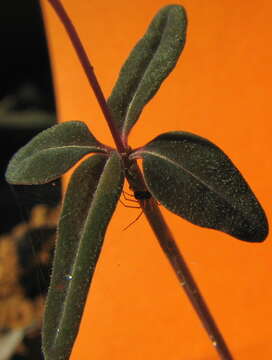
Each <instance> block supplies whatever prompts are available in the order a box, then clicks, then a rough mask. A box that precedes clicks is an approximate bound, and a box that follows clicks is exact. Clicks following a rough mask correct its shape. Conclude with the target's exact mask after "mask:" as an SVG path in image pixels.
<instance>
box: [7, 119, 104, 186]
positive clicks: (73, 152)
mask: <svg viewBox="0 0 272 360" xmlns="http://www.w3.org/2000/svg"><path fill="white" fill-rule="evenodd" d="M91 152H97V153H102V152H104V153H106V152H107V149H106V147H105V146H104V145H102V144H101V143H100V142H99V141H97V140H96V139H95V137H94V136H93V135H92V134H91V133H90V131H89V129H88V127H87V126H86V125H85V124H84V123H83V122H80V121H69V122H65V123H62V124H58V125H55V126H52V127H51V128H49V129H46V130H44V131H42V132H41V133H39V134H38V135H37V136H35V137H34V138H33V139H32V140H31V141H30V142H29V143H28V144H27V145H25V146H24V147H22V148H21V149H20V150H19V151H18V152H17V153H16V154H15V155H14V156H13V158H12V159H11V161H10V163H9V165H8V168H7V171H6V180H7V182H9V183H10V184H26V185H31V184H37V185H38V184H45V183H48V182H50V181H52V180H55V179H56V178H58V177H60V176H61V175H62V174H64V173H65V172H66V171H67V170H69V169H70V168H71V167H72V166H73V165H74V164H75V163H76V162H77V161H78V160H80V159H81V158H82V157H83V156H84V155H86V154H88V153H91Z"/></svg>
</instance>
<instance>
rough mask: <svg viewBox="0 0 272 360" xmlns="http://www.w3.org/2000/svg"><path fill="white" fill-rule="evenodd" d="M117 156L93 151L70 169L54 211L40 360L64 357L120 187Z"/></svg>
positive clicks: (60, 359) (76, 325)
mask: <svg viewBox="0 0 272 360" xmlns="http://www.w3.org/2000/svg"><path fill="white" fill-rule="evenodd" d="M123 181H124V173H123V167H122V161H121V158H120V156H119V155H118V154H117V153H116V152H113V153H112V154H111V156H110V157H109V158H108V157H106V156H103V155H94V156H92V157H90V158H88V159H87V160H85V161H84V162H83V163H82V164H81V165H80V166H79V167H78V168H77V170H76V171H75V172H74V174H73V176H72V178H71V182H70V184H69V186H68V190H67V194H66V197H65V200H64V205H63V210H62V213H61V216H60V222H59V229H58V240H57V246H56V252H55V258H54V263H53V273H52V277H51V284H50V288H49V293H48V298H47V303H46V310H45V316H44V324H43V351H44V354H45V359H46V360H49V359H50V360H65V359H69V355H70V352H71V350H72V346H73V343H74V341H75V338H76V335H77V332H78V328H79V324H80V320H81V316H82V312H83V308H84V304H85V301H86V297H87V293H88V289H89V286H90V281H91V279H92V276H93V273H94V270H95V266H96V263H97V260H98V256H99V254H100V250H101V246H102V243H103V239H104V234H105V231H106V228H107V226H108V223H109V221H110V219H111V217H112V214H113V212H114V210H115V207H116V204H117V201H118V199H119V196H120V193H121V191H122V186H123Z"/></svg>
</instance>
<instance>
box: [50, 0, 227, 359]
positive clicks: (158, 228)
mask: <svg viewBox="0 0 272 360" xmlns="http://www.w3.org/2000/svg"><path fill="white" fill-rule="evenodd" d="M48 1H49V2H50V4H51V5H52V6H53V8H54V9H55V11H56V13H57V15H58V16H59V18H60V20H61V21H62V23H63V25H64V27H65V29H66V31H67V33H68V35H69V37H70V39H71V42H72V44H73V46H74V48H75V51H76V53H77V55H78V58H79V60H80V62H81V65H82V67H83V69H84V71H85V73H86V76H87V78H88V81H89V83H90V85H91V87H92V89H93V91H94V93H95V96H96V98H97V100H98V103H99V105H100V107H101V110H102V112H103V114H104V116H105V119H106V121H107V123H108V125H109V128H110V130H111V133H112V136H113V139H114V141H115V143H116V146H117V149H118V151H119V152H120V153H121V154H124V153H126V151H127V149H126V148H125V147H124V145H123V142H122V140H121V137H120V135H119V133H118V131H117V129H116V127H115V126H114V123H113V121H112V118H111V114H110V111H109V109H108V107H107V102H106V100H105V97H104V95H103V92H102V90H101V88H100V85H99V83H98V81H97V78H96V76H95V74H94V70H93V67H92V65H91V64H90V61H89V59H88V57H87V55H86V52H85V50H84V48H83V46H82V43H81V41H80V39H79V37H78V35H77V33H76V30H75V28H74V26H73V24H72V22H71V20H70V19H69V17H68V15H67V14H66V12H65V10H64V8H63V6H62V4H61V1H60V0H48ZM126 165H127V164H126ZM126 170H127V172H126V176H127V179H128V181H129V184H130V186H131V188H132V190H134V191H135V190H143V191H144V190H147V189H146V186H145V182H144V179H143V176H142V174H141V171H140V169H139V167H138V165H137V163H136V161H133V162H131V163H129V166H128V167H127V169H126ZM140 204H141V207H142V209H143V211H144V213H145V215H146V217H147V220H148V222H149V224H150V226H151V228H152V230H153V232H154V234H155V236H156V237H157V239H158V241H159V244H160V246H161V248H162V249H163V251H164V253H165V254H166V256H167V258H168V260H169V262H170V264H171V266H172V268H173V270H174V272H175V274H176V276H177V278H178V280H179V282H180V284H181V285H182V286H183V288H184V290H185V292H186V294H187V296H188V298H189V300H190V301H191V303H192V305H193V307H194V309H195V311H196V312H197V314H198V316H199V318H200V320H201V322H202V324H203V326H204V328H205V329H206V331H207V333H208V336H209V338H210V339H211V341H212V343H213V345H214V347H215V349H216V350H217V352H218V354H219V356H220V359H222V360H232V359H233V357H232V355H231V353H230V351H229V350H228V347H227V345H226V343H225V341H224V339H223V336H222V335H221V333H220V330H219V329H218V327H217V326H216V323H215V321H214V319H213V317H212V315H211V313H210V311H209V309H208V307H207V305H206V303H205V301H204V299H203V297H202V295H201V293H200V291H199V289H198V287H197V285H196V282H195V281H194V279H193V276H192V274H191V272H190V270H189V268H188V267H187V265H186V263H185V260H184V259H183V257H182V255H181V253H180V251H179V248H178V246H177V245H176V242H175V240H174V238H173V236H172V234H171V231H170V229H169V228H168V226H167V224H166V223H165V220H164V218H163V216H162V214H161V212H160V210H159V208H158V205H157V203H156V201H155V200H153V199H150V200H142V201H140Z"/></svg>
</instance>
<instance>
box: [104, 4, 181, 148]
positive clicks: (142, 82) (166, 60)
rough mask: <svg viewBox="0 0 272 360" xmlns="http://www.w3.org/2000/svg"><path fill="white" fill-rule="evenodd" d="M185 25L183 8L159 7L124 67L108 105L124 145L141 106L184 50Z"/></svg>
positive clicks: (153, 92) (176, 6) (175, 6)
mask: <svg viewBox="0 0 272 360" xmlns="http://www.w3.org/2000/svg"><path fill="white" fill-rule="evenodd" d="M186 25H187V19H186V13H185V10H184V8H183V7H181V6H179V5H169V6H166V7H164V8H162V9H161V10H160V11H159V12H158V14H157V15H156V16H155V17H154V19H153V21H152V23H151V24H150V26H149V28H148V30H147V32H146V34H145V35H144V37H143V38H142V39H141V40H140V41H139V42H138V43H137V45H136V46H135V48H134V49H133V51H132V52H131V54H130V56H129V58H128V59H127V61H126V62H125V64H124V65H123V67H122V69H121V72H120V75H119V78H118V80H117V83H116V85H115V87H114V89H113V91H112V94H111V96H110V98H109V99H108V106H109V109H110V111H111V113H112V116H113V120H114V122H115V124H116V127H117V128H118V130H119V132H120V133H121V136H122V139H123V140H124V141H125V142H126V140H127V135H128V133H129V132H130V130H131V128H132V127H133V125H134V124H135V123H136V121H137V120H138V118H139V116H140V114H141V112H142V109H143V107H144V106H145V104H146V103H147V102H148V101H149V100H150V99H151V98H152V97H153V96H154V95H155V93H156V92H157V91H158V89H159V87H160V85H161V83H162V81H163V80H164V79H165V78H166V77H167V75H168V74H169V73H170V72H171V70H172V69H173V68H174V66H175V64H176V62H177V60H178V58H179V55H180V53H181V51H182V49H183V47H184V43H185V32H186Z"/></svg>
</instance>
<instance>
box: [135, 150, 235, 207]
mask: <svg viewBox="0 0 272 360" xmlns="http://www.w3.org/2000/svg"><path fill="white" fill-rule="evenodd" d="M142 154H150V155H153V156H156V157H158V158H160V159H162V160H164V161H166V162H168V163H171V164H173V165H174V166H176V167H178V168H180V169H182V170H183V171H184V172H186V173H188V174H189V175H191V176H192V177H193V178H194V179H196V180H197V181H199V182H200V183H201V184H202V185H204V186H205V187H206V188H208V189H209V190H210V191H211V192H213V193H215V194H217V195H218V196H219V197H220V198H222V199H223V200H225V201H226V202H227V203H228V204H229V205H230V206H231V207H232V208H234V206H233V203H231V202H230V201H229V200H228V199H227V198H226V197H224V196H223V195H222V193H220V192H218V191H217V190H215V189H214V188H212V187H211V186H210V185H209V184H208V183H206V182H205V181H203V180H202V179H200V178H199V177H197V176H196V175H195V174H194V173H193V172H191V171H190V170H188V169H186V168H185V167H183V166H182V165H180V164H179V163H177V162H175V161H173V160H171V159H169V158H168V157H166V156H163V155H162V154H159V153H157V152H153V151H150V150H149V151H144V152H142Z"/></svg>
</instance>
